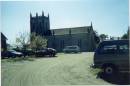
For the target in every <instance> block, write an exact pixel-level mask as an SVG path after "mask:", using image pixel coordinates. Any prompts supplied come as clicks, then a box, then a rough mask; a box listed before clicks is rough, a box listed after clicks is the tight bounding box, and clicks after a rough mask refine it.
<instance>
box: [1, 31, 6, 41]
mask: <svg viewBox="0 0 130 86" xmlns="http://www.w3.org/2000/svg"><path fill="white" fill-rule="evenodd" d="M0 33H1V39H4V40H7V38H6V36H5V35H4V34H3V33H2V32H0Z"/></svg>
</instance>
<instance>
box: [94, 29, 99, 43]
mask: <svg viewBox="0 0 130 86" xmlns="http://www.w3.org/2000/svg"><path fill="white" fill-rule="evenodd" d="M94 40H95V42H96V44H98V43H99V42H100V38H99V36H98V32H97V31H96V30H94Z"/></svg>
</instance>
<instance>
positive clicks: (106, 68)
mask: <svg viewBox="0 0 130 86" xmlns="http://www.w3.org/2000/svg"><path fill="white" fill-rule="evenodd" d="M103 71H104V73H105V74H108V75H112V74H115V73H116V72H117V69H116V67H115V66H113V65H106V66H104V67H103Z"/></svg>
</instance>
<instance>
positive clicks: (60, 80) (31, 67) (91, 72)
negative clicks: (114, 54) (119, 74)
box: [1, 52, 111, 86]
mask: <svg viewBox="0 0 130 86" xmlns="http://www.w3.org/2000/svg"><path fill="white" fill-rule="evenodd" d="M93 54H94V53H93V52H82V53H78V54H64V53H58V54H57V55H56V57H44V58H42V57H41V58H33V57H28V59H24V60H19V58H14V59H2V61H1V82H2V86H43V85H107V84H111V83H109V82H107V81H105V80H103V79H101V78H98V77H97V74H98V72H99V71H100V70H99V69H93V68H91V67H90V65H91V64H92V63H93Z"/></svg>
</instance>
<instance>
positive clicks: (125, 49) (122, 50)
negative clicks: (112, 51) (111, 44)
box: [119, 44, 129, 53]
mask: <svg viewBox="0 0 130 86" xmlns="http://www.w3.org/2000/svg"><path fill="white" fill-rule="evenodd" d="M119 53H129V46H128V44H123V45H119Z"/></svg>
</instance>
